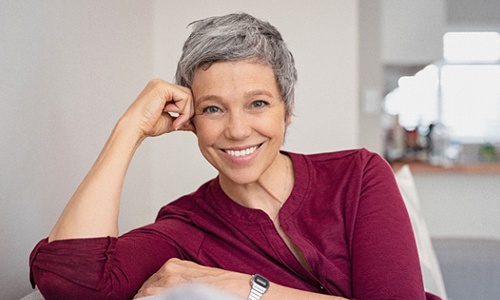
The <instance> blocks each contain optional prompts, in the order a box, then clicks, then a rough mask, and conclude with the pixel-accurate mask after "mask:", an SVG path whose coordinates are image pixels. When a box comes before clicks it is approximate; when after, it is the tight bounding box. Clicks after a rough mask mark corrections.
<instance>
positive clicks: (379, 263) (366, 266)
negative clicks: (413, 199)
mask: <svg viewBox="0 0 500 300" xmlns="http://www.w3.org/2000/svg"><path fill="white" fill-rule="evenodd" d="M360 176H361V181H360V184H361V186H360V195H359V201H357V203H355V206H354V207H352V209H353V211H354V212H355V215H354V219H353V220H352V222H351V224H350V226H351V233H352V234H351V242H350V244H351V249H350V252H351V263H352V265H351V268H352V290H353V296H354V298H358V299H425V298H426V296H425V292H424V288H423V280H422V274H421V271H420V264H419V259H418V252H417V247H416V243H415V239H414V235H413V231H412V227H411V223H410V219H409V216H408V213H407V210H406V207H405V205H404V202H403V200H402V197H401V194H400V192H399V189H398V186H397V184H396V181H395V178H394V175H393V172H392V169H391V168H390V167H389V165H388V164H387V163H386V162H385V161H384V160H383V159H382V158H381V157H379V156H377V155H372V156H368V157H367V162H366V164H364V168H363V170H362V174H361V175H360Z"/></svg>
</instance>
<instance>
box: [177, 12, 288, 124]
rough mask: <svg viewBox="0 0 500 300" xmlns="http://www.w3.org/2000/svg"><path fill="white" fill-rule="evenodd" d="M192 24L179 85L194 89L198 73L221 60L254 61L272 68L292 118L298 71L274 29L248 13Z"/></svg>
mask: <svg viewBox="0 0 500 300" xmlns="http://www.w3.org/2000/svg"><path fill="white" fill-rule="evenodd" d="M190 25H193V32H192V33H191V35H190V36H189V37H188V39H187V40H186V42H185V43H184V47H183V48H182V56H181V58H180V60H179V63H178V65H177V72H176V75H175V81H176V83H177V84H179V85H182V86H185V87H189V88H191V85H192V83H193V77H194V73H195V71H196V70H197V69H198V68H200V67H203V66H206V65H208V66H210V64H212V63H215V62H218V61H238V60H247V59H255V60H256V62H259V63H264V64H268V65H270V66H271V67H272V68H273V71H274V75H275V77H276V83H277V84H278V87H279V89H280V92H281V98H282V100H283V101H284V103H285V116H286V117H290V116H291V115H292V113H293V107H294V97H295V83H296V82H297V70H296V69H295V61H294V59H293V55H292V53H291V52H290V50H288V47H287V45H286V44H285V42H284V41H283V38H282V37H281V34H280V33H279V31H278V30H277V29H276V28H275V27H274V26H272V25H271V24H269V23H268V22H265V21H262V20H259V19H257V18H255V17H253V16H251V15H248V14H246V13H237V14H229V15H225V16H220V17H210V18H206V19H203V20H199V21H195V22H193V23H191V24H190Z"/></svg>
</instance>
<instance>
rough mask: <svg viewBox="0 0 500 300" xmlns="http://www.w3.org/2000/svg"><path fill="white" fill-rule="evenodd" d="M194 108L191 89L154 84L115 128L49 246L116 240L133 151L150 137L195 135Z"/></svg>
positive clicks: (152, 82)
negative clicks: (84, 240)
mask: <svg viewBox="0 0 500 300" xmlns="http://www.w3.org/2000/svg"><path fill="white" fill-rule="evenodd" d="M192 106H193V104H192V95H191V91H190V90H189V89H187V88H184V87H181V86H177V85H173V84H169V83H167V82H164V81H162V80H158V79H155V80H151V81H150V82H149V83H148V85H147V86H146V87H145V88H144V90H143V91H142V92H141V94H140V95H139V96H138V97H137V99H136V100H135V101H134V103H132V105H131V106H130V107H129V108H128V110H127V111H126V113H125V114H124V115H123V116H122V117H121V119H120V120H119V121H118V123H117V124H116V126H115V128H114V129H113V132H112V133H111V136H110V137H109V139H108V141H107V143H106V145H105V146H104V148H103V150H102V152H101V154H100V155H99V157H98V158H97V160H96V162H95V163H94V165H93V166H92V168H91V169H90V171H89V173H88V174H87V176H86V177H85V178H84V180H83V182H82V183H81V184H80V186H79V187H78V188H77V190H76V191H75V193H74V194H73V196H72V197H71V199H70V201H69V202H68V204H67V205H66V207H65V209H64V210H63V212H62V214H61V216H60V217H59V220H58V221H57V223H56V224H55V226H54V228H53V229H52V231H51V233H50V235H49V242H52V241H55V240H63V239H73V238H89V237H105V236H111V237H117V236H118V212H119V206H120V196H121V191H122V186H123V182H124V178H125V174H126V172H127V169H128V166H129V164H130V162H131V160H132V157H133V155H134V153H135V150H136V149H137V148H138V147H139V145H140V144H141V142H142V141H143V140H144V139H145V138H146V137H148V136H158V135H161V134H164V133H167V132H171V131H174V130H177V129H183V130H193V127H192V126H191V125H190V123H189V120H190V118H191V116H192V113H193V109H192ZM170 113H175V114H178V117H172V116H171V114H170Z"/></svg>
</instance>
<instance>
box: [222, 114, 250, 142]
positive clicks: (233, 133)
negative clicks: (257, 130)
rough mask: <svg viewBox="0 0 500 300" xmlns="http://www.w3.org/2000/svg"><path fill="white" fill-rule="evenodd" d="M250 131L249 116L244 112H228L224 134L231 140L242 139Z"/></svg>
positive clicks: (247, 135)
mask: <svg viewBox="0 0 500 300" xmlns="http://www.w3.org/2000/svg"><path fill="white" fill-rule="evenodd" d="M251 133H252V126H251V124H250V120H249V118H246V117H245V116H244V114H230V115H229V116H228V121H227V124H226V128H225V131H224V136H225V137H226V138H227V139H231V140H244V139H245V138H247V137H249V136H250V134H251Z"/></svg>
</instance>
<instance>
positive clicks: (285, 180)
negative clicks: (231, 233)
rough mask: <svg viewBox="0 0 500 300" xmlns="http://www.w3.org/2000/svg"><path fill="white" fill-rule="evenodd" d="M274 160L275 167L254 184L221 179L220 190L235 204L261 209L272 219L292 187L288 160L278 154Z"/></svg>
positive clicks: (285, 156) (286, 157)
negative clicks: (275, 161)
mask: <svg viewBox="0 0 500 300" xmlns="http://www.w3.org/2000/svg"><path fill="white" fill-rule="evenodd" d="M276 160H277V164H276V167H274V168H273V169H271V170H269V171H268V172H266V174H263V176H261V178H259V179H258V180H257V181H256V182H251V183H246V184H237V183H234V182H232V181H229V180H222V179H221V181H220V183H221V187H222V189H223V190H224V192H225V193H226V194H227V195H228V196H229V197H230V198H231V199H232V200H233V201H235V202H236V203H238V204H240V205H242V206H245V207H249V208H254V209H261V210H263V211H265V212H266V213H267V214H268V215H269V216H270V217H271V218H272V219H274V218H275V216H276V215H277V214H278V211H279V209H280V208H281V206H282V205H283V203H284V202H285V201H286V199H287V198H288V197H289V195H290V193H291V191H292V188H293V185H294V174H293V167H292V162H291V160H290V158H289V157H288V156H287V155H284V154H280V155H279V156H278V157H277V158H276ZM271 171H272V172H271Z"/></svg>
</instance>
